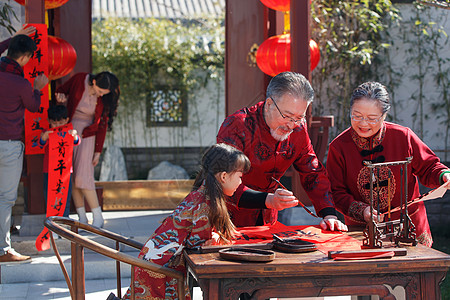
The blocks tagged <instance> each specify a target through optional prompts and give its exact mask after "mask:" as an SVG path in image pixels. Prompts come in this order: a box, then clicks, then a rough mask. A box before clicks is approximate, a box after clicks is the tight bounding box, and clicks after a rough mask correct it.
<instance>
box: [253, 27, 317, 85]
mask: <svg viewBox="0 0 450 300" xmlns="http://www.w3.org/2000/svg"><path fill="white" fill-rule="evenodd" d="M309 51H310V63H311V71H312V70H314V69H315V68H316V67H317V64H318V63H319V60H320V51H319V47H318V46H317V43H316V42H315V41H313V40H310V41H309ZM256 64H257V65H258V67H259V69H260V70H261V71H263V72H264V73H265V74H267V75H269V76H272V77H273V76H276V75H277V74H279V73H281V72H285V71H290V70H291V36H290V34H282V35H276V36H272V37H270V38H268V39H267V40H265V41H264V42H263V43H262V44H261V45H260V46H259V48H258V51H257V52H256Z"/></svg>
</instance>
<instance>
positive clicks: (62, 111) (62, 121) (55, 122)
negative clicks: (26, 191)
mask: <svg viewBox="0 0 450 300" xmlns="http://www.w3.org/2000/svg"><path fill="white" fill-rule="evenodd" d="M67 123H69V117H68V116H67V107H65V106H63V105H51V106H50V107H49V108H48V124H49V127H50V129H49V130H46V131H43V132H42V133H41V138H40V139H39V145H40V147H41V148H42V147H45V148H44V150H45V154H44V166H43V172H44V197H45V203H47V196H48V195H47V194H48V158H49V149H48V143H47V141H48V137H49V135H50V133H52V132H53V131H52V130H51V128H56V127H59V126H63V125H66V124H67ZM68 132H69V134H70V135H72V136H73V139H74V140H73V144H74V146H77V145H79V144H80V141H81V139H80V137H79V136H78V134H77V131H76V130H74V129H72V130H69V131H68ZM70 173H71V174H70V182H69V189H68V191H67V200H66V207H65V209H64V214H63V217H69V212H70V201H69V199H70V198H69V197H70V195H71V191H72V169H71V170H70ZM46 207H47V204H46Z"/></svg>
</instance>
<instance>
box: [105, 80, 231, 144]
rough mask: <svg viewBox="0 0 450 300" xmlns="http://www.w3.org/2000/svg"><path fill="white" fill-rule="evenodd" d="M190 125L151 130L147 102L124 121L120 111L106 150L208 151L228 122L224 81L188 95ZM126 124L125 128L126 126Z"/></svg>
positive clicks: (212, 82) (121, 110)
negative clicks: (110, 146)
mask: <svg viewBox="0 0 450 300" xmlns="http://www.w3.org/2000/svg"><path fill="white" fill-rule="evenodd" d="M188 97H189V99H188V125H187V126H185V127H168V126H166V127H147V126H146V124H145V122H146V121H145V120H146V107H145V101H142V103H141V105H140V107H137V108H136V109H135V110H134V111H133V115H132V116H129V117H128V118H126V120H124V115H125V112H124V111H123V109H119V111H118V116H119V117H118V118H117V120H115V121H114V123H113V131H112V132H110V133H108V134H107V139H106V142H105V146H106V147H107V146H108V145H110V144H114V145H116V146H119V147H207V146H210V145H212V144H214V143H215V142H216V135H217V132H218V131H219V128H220V125H221V124H222V121H223V120H224V118H225V92H224V81H223V80H222V81H221V82H220V83H216V82H215V81H212V80H210V81H209V83H208V85H207V86H206V87H205V88H201V89H198V90H195V91H194V92H193V93H191V94H188ZM124 124H125V125H124Z"/></svg>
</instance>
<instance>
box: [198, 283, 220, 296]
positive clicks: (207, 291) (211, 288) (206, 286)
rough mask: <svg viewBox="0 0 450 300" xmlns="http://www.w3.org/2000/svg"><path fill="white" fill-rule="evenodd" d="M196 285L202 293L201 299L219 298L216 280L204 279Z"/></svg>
mask: <svg viewBox="0 0 450 300" xmlns="http://www.w3.org/2000/svg"><path fill="white" fill-rule="evenodd" d="M198 284H199V285H200V288H201V289H202V292H203V299H205V300H217V299H220V298H219V280H218V279H206V280H199V281H198Z"/></svg>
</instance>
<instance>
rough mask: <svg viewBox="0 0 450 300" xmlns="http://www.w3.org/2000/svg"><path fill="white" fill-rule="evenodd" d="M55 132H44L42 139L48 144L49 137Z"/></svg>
mask: <svg viewBox="0 0 450 300" xmlns="http://www.w3.org/2000/svg"><path fill="white" fill-rule="evenodd" d="M52 132H53V131H51V130H48V131H44V132H43V133H41V139H42V140H43V141H44V142H46V141H47V140H48V136H49V135H50V133H52Z"/></svg>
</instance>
